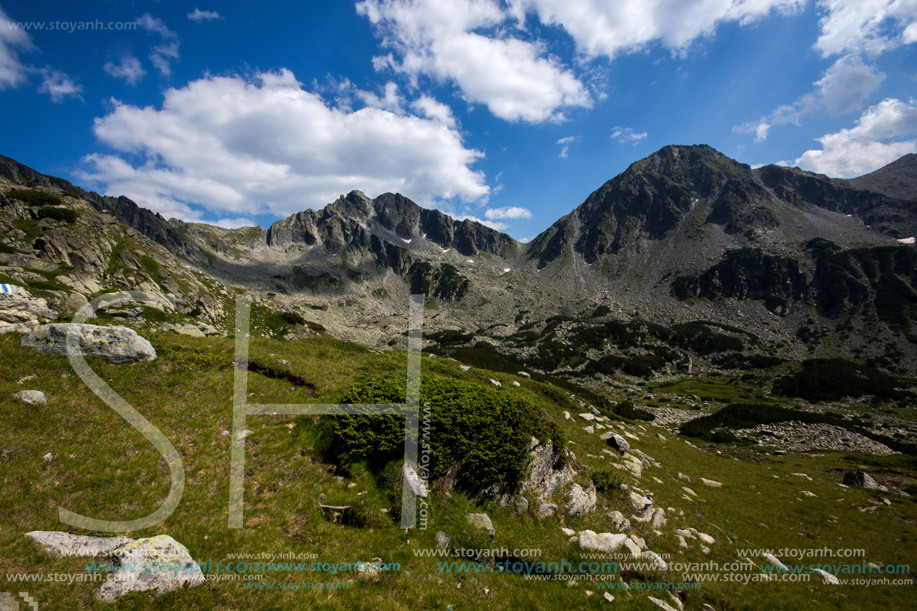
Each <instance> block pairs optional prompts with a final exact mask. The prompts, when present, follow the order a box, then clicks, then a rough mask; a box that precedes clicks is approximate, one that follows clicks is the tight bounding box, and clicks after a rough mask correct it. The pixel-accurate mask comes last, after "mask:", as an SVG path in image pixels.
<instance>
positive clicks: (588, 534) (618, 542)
mask: <svg viewBox="0 0 917 611" xmlns="http://www.w3.org/2000/svg"><path fill="white" fill-rule="evenodd" d="M626 540H627V535H625V534H612V533H596V532H595V531H592V530H583V531H580V533H579V546H580V548H581V549H585V550H590V551H594V552H605V553H610V552H613V551H615V550H616V549H618V548H619V547H621V546H622V545H624V541H626Z"/></svg>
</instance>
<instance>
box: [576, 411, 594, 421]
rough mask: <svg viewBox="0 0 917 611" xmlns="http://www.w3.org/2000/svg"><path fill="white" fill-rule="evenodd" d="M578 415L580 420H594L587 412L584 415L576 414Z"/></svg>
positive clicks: (592, 415)
mask: <svg viewBox="0 0 917 611" xmlns="http://www.w3.org/2000/svg"><path fill="white" fill-rule="evenodd" d="M578 415H579V417H580V418H582V419H583V420H586V421H587V422H591V421H593V420H595V414H590V413H589V412H585V413H582V414H578Z"/></svg>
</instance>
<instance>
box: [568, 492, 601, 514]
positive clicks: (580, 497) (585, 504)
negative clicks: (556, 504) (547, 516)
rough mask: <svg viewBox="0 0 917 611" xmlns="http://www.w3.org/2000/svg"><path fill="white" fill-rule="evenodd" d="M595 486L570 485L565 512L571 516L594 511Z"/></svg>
mask: <svg viewBox="0 0 917 611" xmlns="http://www.w3.org/2000/svg"><path fill="white" fill-rule="evenodd" d="M595 506H596V495H595V486H590V487H589V488H588V489H584V488H583V487H582V486H580V485H579V484H573V485H572V486H570V490H569V492H568V493H567V513H568V514H570V515H571V516H582V515H586V514H587V513H592V512H593V511H595Z"/></svg>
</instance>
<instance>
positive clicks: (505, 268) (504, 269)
mask: <svg viewBox="0 0 917 611" xmlns="http://www.w3.org/2000/svg"><path fill="white" fill-rule="evenodd" d="M511 271H513V270H512V268H511V267H504V268H503V273H504V274H506V273H509V272H511Z"/></svg>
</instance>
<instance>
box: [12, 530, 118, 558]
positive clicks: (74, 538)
mask: <svg viewBox="0 0 917 611" xmlns="http://www.w3.org/2000/svg"><path fill="white" fill-rule="evenodd" d="M25 536H26V537H28V538H29V539H31V540H32V541H34V542H35V543H37V544H38V545H39V547H41V548H42V549H43V550H45V551H46V552H50V553H52V554H54V555H55V556H59V557H61V558H68V557H71V556H77V557H80V558H98V557H100V556H107V555H108V554H110V553H111V552H112V551H114V550H115V549H117V548H119V547H121V546H122V545H127V544H128V543H133V542H134V539H129V538H127V537H87V536H86V535H71V534H70V533H65V532H56V531H51V530H33V531H32V532H27V533H26V534H25Z"/></svg>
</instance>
